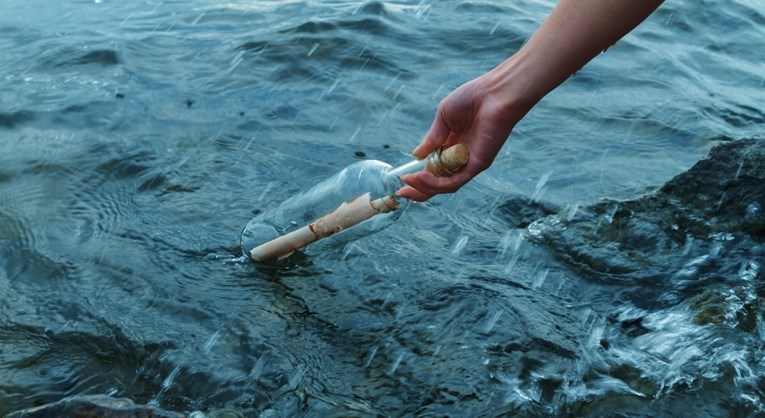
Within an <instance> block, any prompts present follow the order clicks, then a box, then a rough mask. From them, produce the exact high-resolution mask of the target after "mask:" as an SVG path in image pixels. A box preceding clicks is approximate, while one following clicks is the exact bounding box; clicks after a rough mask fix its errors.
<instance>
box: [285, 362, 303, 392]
mask: <svg viewBox="0 0 765 418" xmlns="http://www.w3.org/2000/svg"><path fill="white" fill-rule="evenodd" d="M303 376H305V364H301V365H299V366H298V367H297V371H295V374H294V375H292V377H291V378H290V381H289V383H288V387H289V388H290V390H294V389H295V388H296V387H297V386H298V385H299V384H300V381H301V380H303Z"/></svg>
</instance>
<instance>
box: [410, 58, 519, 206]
mask: <svg viewBox="0 0 765 418" xmlns="http://www.w3.org/2000/svg"><path fill="white" fill-rule="evenodd" d="M498 81H499V80H497V78H496V77H494V76H493V75H492V73H487V74H485V75H483V76H481V77H479V78H477V79H475V80H472V81H470V82H468V83H465V84H463V85H462V86H460V87H459V88H457V89H456V90H454V91H453V92H452V93H451V94H449V95H448V96H447V97H446V98H444V99H443V100H442V101H441V103H440V104H439V106H438V111H437V113H436V116H435V119H434V120H433V124H432V126H431V127H430V130H429V131H428V132H427V133H426V134H425V137H424V138H423V140H422V142H420V144H419V145H418V146H417V148H416V149H415V150H414V152H413V153H412V154H413V155H414V156H415V157H417V158H420V159H421V158H425V157H426V156H427V155H428V154H430V153H431V152H432V151H434V150H436V149H437V148H439V147H441V146H446V147H449V146H452V145H455V144H463V145H465V146H466V147H467V148H468V150H469V151H470V158H469V159H468V162H467V165H466V166H465V167H463V168H462V170H460V171H458V172H457V173H455V174H453V175H451V176H449V177H437V176H435V175H433V174H430V173H428V172H424V171H421V172H418V173H413V174H409V175H406V176H403V177H402V180H403V181H404V183H406V186H404V187H402V188H401V189H399V190H398V195H399V196H401V197H403V198H406V199H410V200H415V201H425V200H428V199H430V198H431V197H433V196H434V195H437V194H441V193H453V192H455V191H457V190H458V189H459V188H460V187H462V186H464V185H465V184H466V183H468V182H469V181H470V180H471V179H472V178H473V177H475V176H476V175H478V174H479V173H481V172H482V171H484V170H486V169H487V168H489V166H490V165H491V163H492V162H493V161H494V159H495V158H496V156H497V154H498V153H499V150H500V149H501V148H502V145H503V144H504V143H505V141H506V140H507V138H508V136H509V135H510V132H511V131H512V129H513V127H514V126H515V124H516V123H517V122H518V121H519V120H520V119H521V118H522V117H523V116H524V115H525V114H526V112H528V109H529V108H530V106H522V105H520V101H515V100H512V94H510V92H509V91H508V89H506V88H504V87H502V86H500V83H498Z"/></svg>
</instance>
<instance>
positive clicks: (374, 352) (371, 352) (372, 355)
mask: <svg viewBox="0 0 765 418" xmlns="http://www.w3.org/2000/svg"><path fill="white" fill-rule="evenodd" d="M376 355H377V346H374V347H372V349H371V350H369V355H368V356H367V357H368V358H367V363H366V364H365V365H364V368H367V367H369V365H370V364H371V363H372V360H374V358H375V356H376Z"/></svg>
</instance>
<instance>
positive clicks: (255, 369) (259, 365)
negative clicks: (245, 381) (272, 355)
mask: <svg viewBox="0 0 765 418" xmlns="http://www.w3.org/2000/svg"><path fill="white" fill-rule="evenodd" d="M265 365H266V355H265V354H263V355H261V356H260V358H259V359H258V361H257V362H255V365H254V366H252V370H250V377H252V379H253V380H255V379H257V378H258V376H260V373H261V372H263V367H265Z"/></svg>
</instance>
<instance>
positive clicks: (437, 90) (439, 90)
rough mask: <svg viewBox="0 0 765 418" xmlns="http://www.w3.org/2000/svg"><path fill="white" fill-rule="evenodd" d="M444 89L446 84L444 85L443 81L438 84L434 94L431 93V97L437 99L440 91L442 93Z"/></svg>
mask: <svg viewBox="0 0 765 418" xmlns="http://www.w3.org/2000/svg"><path fill="white" fill-rule="evenodd" d="M443 89H444V85H443V83H442V84H441V85H439V86H438V88H437V89H436V91H434V92H433V94H431V95H430V98H431V99H432V100H435V99H436V97H437V96H438V93H441V90H443Z"/></svg>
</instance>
